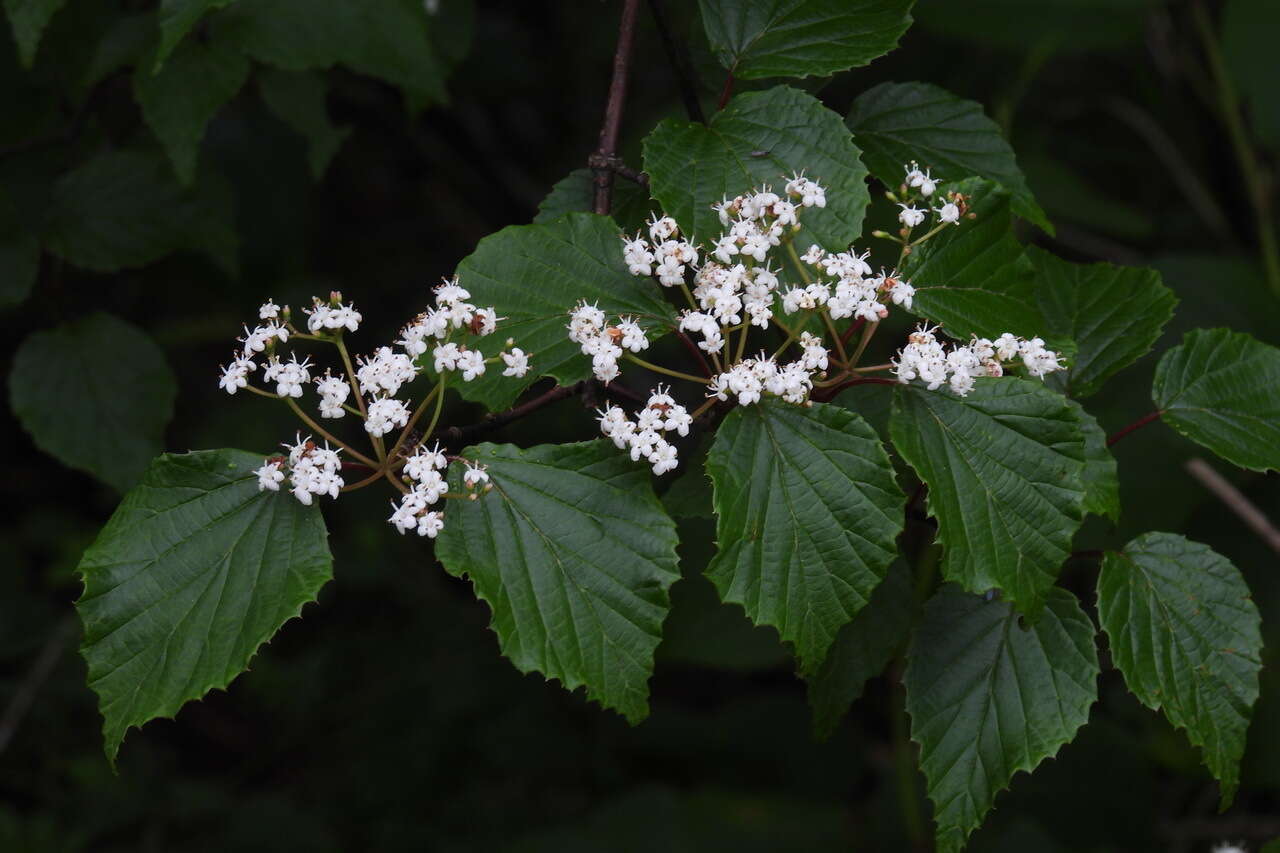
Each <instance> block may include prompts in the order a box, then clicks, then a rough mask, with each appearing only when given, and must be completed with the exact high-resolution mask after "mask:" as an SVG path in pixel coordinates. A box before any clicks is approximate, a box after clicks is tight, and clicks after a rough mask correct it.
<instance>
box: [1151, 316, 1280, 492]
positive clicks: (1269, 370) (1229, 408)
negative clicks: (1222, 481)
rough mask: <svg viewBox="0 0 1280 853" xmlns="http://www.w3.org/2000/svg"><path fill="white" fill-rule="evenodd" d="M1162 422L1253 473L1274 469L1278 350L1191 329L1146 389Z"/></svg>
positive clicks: (1279, 413) (1277, 458)
mask: <svg viewBox="0 0 1280 853" xmlns="http://www.w3.org/2000/svg"><path fill="white" fill-rule="evenodd" d="M1151 397H1152V399H1153V400H1154V401H1155V404H1156V408H1158V409H1160V410H1161V411H1162V412H1163V413H1164V421H1165V423H1167V424H1168V425H1169V426H1171V427H1173V428H1174V429H1176V430H1177V431H1178V432H1180V433H1182V434H1183V435H1185V436H1186V437H1187V438H1189V439H1191V440H1192V441H1194V442H1196V443H1197V444H1201V445H1204V446H1205V447H1207V448H1209V449H1210V450H1212V451H1213V452H1214V453H1216V454H1218V455H1219V456H1221V457H1222V458H1223V459H1226V460H1227V461H1228V462H1232V463H1234V464H1236V465H1239V466H1240V467H1241V468H1248V469H1250V470H1253V471H1276V470H1280V350H1278V349H1276V348H1275V347H1273V346H1268V345H1267V344H1264V343H1261V342H1259V341H1257V340H1255V339H1254V338H1251V337H1250V336H1249V335H1246V334H1243V333H1241V332H1232V331H1230V330H1229V329H1196V330H1195V331H1193V332H1188V333H1187V336H1186V337H1185V338H1183V339H1182V344H1181V345H1180V346H1176V347H1174V348H1173V349H1171V350H1169V351H1168V352H1166V353H1165V354H1164V357H1163V358H1161V359H1160V363H1159V364H1158V365H1156V377H1155V381H1154V382H1153V383H1152V386H1151Z"/></svg>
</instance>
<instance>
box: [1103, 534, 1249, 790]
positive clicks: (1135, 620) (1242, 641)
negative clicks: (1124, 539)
mask: <svg viewBox="0 0 1280 853" xmlns="http://www.w3.org/2000/svg"><path fill="white" fill-rule="evenodd" d="M1098 619H1099V621H1100V622H1101V623H1102V629H1103V630H1104V631H1106V632H1107V639H1108V640H1109V641H1110V643H1111V657H1112V660H1114V661H1115V664H1116V667H1117V668H1119V670H1120V672H1121V673H1123V674H1124V680H1125V683H1126V684H1128V685H1129V689H1130V690H1131V691H1133V694H1134V695H1135V696H1137V697H1138V699H1139V700H1140V701H1141V702H1142V704H1144V705H1146V706H1147V707H1148V708H1151V709H1152V710H1155V711H1164V715H1165V716H1166V717H1168V718H1169V722H1171V723H1173V724H1174V725H1175V726H1177V727H1178V728H1180V729H1185V730H1186V732H1187V737H1188V738H1189V739H1190V740H1191V742H1192V743H1193V744H1195V745H1196V746H1198V747H1200V749H1201V750H1202V751H1203V753H1204V760H1205V764H1206V765H1207V766H1208V767H1209V770H1210V771H1212V773H1213V775H1214V776H1216V777H1217V778H1218V781H1219V782H1220V783H1221V785H1222V807H1223V808H1224V809H1225V808H1226V807H1227V806H1228V805H1230V803H1231V800H1232V799H1233V798H1234V797H1235V792H1236V787H1237V785H1238V784H1239V779H1240V767H1239V765H1240V757H1241V756H1242V755H1243V754H1244V745H1245V732H1246V730H1247V729H1248V728H1249V717H1250V715H1251V714H1252V711H1253V703H1254V702H1255V701H1256V700H1257V698H1258V673H1259V672H1260V671H1261V669H1262V662H1261V654H1262V634H1261V618H1260V616H1259V615H1258V608H1257V607H1256V606H1255V605H1254V603H1253V600H1252V598H1251V597H1250V595H1249V587H1248V586H1246V585H1245V582H1244V578H1243V577H1241V576H1240V571H1239V570H1238V569H1237V568H1236V567H1235V566H1233V565H1232V564H1231V562H1230V561H1229V560H1227V559H1226V558H1225V557H1222V556H1220V555H1219V554H1216V553H1214V552H1213V550H1212V549H1210V548H1209V547H1208V546H1207V545H1201V544H1199V543H1197V542H1192V541H1190V540H1188V539H1185V538H1183V537H1181V536H1176V535H1174V534H1172V533H1144V534H1143V535H1141V536H1139V537H1138V538H1137V539H1134V540H1133V541H1132V542H1130V543H1129V544H1128V545H1126V546H1125V547H1124V550H1123V551H1121V552H1119V553H1114V552H1112V553H1108V554H1107V555H1106V557H1105V558H1104V559H1103V561H1102V573H1101V574H1100V575H1099V576H1098Z"/></svg>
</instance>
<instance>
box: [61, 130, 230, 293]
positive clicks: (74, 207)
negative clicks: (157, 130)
mask: <svg viewBox="0 0 1280 853" xmlns="http://www.w3.org/2000/svg"><path fill="white" fill-rule="evenodd" d="M233 206H234V199H233V197H232V193H231V190H230V188H229V187H227V186H226V185H225V184H224V183H223V182H222V181H220V180H218V179H217V176H216V175H212V174H210V175H208V176H207V177H203V178H202V180H200V181H197V182H196V184H195V186H193V187H190V188H187V189H184V188H183V187H182V186H180V185H179V184H178V181H177V180H176V178H175V177H174V175H173V168H172V166H170V164H169V163H167V162H166V161H165V158H164V156H163V155H161V154H160V153H159V152H153V151H139V150H120V151H107V152H104V153H102V154H99V155H97V156H95V157H94V158H93V159H91V160H89V161H88V162H86V163H84V164H82V165H80V166H79V167H77V168H76V169H74V170H72V171H70V172H68V173H67V174H65V175H63V176H62V177H61V178H59V179H58V182H57V183H56V184H55V185H54V187H53V193H52V197H51V199H50V201H49V212H48V214H49V215H48V221H47V222H46V224H45V229H44V234H43V237H44V243H45V246H46V248H48V250H49V251H50V252H52V253H53V254H55V255H57V256H58V257H60V258H62V259H63V260H66V261H68V262H69V263H72V264H75V265H76V266H79V267H84V268H85V269H90V270H94V271H96V272H115V271H116V270H120V269H124V268H127V267H140V266H145V265H147V264H149V263H152V262H153V261H157V260H159V259H160V258H162V257H164V256H165V255H168V254H170V253H171V252H174V251H177V250H180V249H192V250H196V251H199V252H203V253H205V254H208V255H209V256H210V257H211V258H212V259H213V260H214V261H215V262H217V263H218V265H219V266H220V267H222V269H223V270H225V271H227V272H228V273H232V272H234V271H235V269H236V263H237V260H236V253H237V249H238V238H237V235H236V230H235V225H234V222H233V218H234V214H233Z"/></svg>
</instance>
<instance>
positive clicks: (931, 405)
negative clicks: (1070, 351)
mask: <svg viewBox="0 0 1280 853" xmlns="http://www.w3.org/2000/svg"><path fill="white" fill-rule="evenodd" d="M889 429H890V433H891V434H892V436H893V443H894V446H895V447H896V448H897V450H898V452H899V453H900V454H902V457H903V458H904V459H906V460H907V462H908V464H910V465H911V467H912V468H914V469H915V471H916V473H917V474H919V475H920V479H921V480H923V481H924V482H925V483H926V484H928V487H929V498H928V500H929V512H930V514H931V515H933V516H934V517H936V518H937V519H938V541H939V543H941V544H942V546H943V548H944V552H943V558H942V574H943V576H944V577H945V578H946V579H947V580H950V581H954V582H956V583H958V584H960V585H961V586H963V587H964V588H965V589H967V590H969V591H970V592H975V593H983V592H986V591H987V590H989V589H992V588H993V587H995V588H999V589H1001V590H1003V591H1004V593H1005V597H1006V598H1008V599H1010V600H1011V601H1013V602H1014V605H1015V606H1016V607H1017V608H1018V609H1019V610H1021V611H1022V612H1023V613H1026V614H1027V615H1029V616H1032V617H1035V616H1036V615H1037V614H1038V613H1039V612H1040V608H1041V605H1043V604H1044V602H1045V600H1046V597H1047V596H1048V595H1049V590H1050V589H1051V588H1052V587H1053V582H1054V579H1055V578H1057V576H1058V570H1059V569H1060V568H1061V567H1062V563H1063V561H1064V560H1066V558H1067V556H1068V555H1069V554H1070V553H1071V537H1072V535H1073V534H1074V533H1075V531H1076V529H1077V528H1078V527H1079V526H1080V522H1081V520H1082V519H1083V517H1084V511H1083V501H1084V495H1085V489H1084V484H1083V480H1082V478H1083V474H1084V468H1085V465H1084V458H1085V455H1084V436H1083V434H1082V432H1081V429H1080V422H1079V420H1078V418H1077V416H1076V413H1075V411H1073V410H1072V408H1071V405H1070V403H1069V401H1068V400H1066V398H1064V397H1062V396H1061V395H1060V394H1055V393H1053V392H1052V391H1050V390H1048V389H1047V388H1045V387H1044V386H1043V385H1041V384H1040V383H1038V382H1032V381H1030V380H1026V379H1013V378H1009V377H1005V378H1001V379H992V378H983V379H979V380H977V386H976V387H975V388H974V390H973V391H972V392H971V393H970V394H969V396H967V397H957V396H955V395H953V394H951V393H950V392H948V391H926V390H925V389H924V387H923V386H918V385H902V386H899V387H898V388H897V390H896V392H895V395H894V401H893V415H892V419H891V421H890V425H889Z"/></svg>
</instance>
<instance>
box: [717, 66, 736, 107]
mask: <svg viewBox="0 0 1280 853" xmlns="http://www.w3.org/2000/svg"><path fill="white" fill-rule="evenodd" d="M732 97H733V72H732V71H730V72H729V76H728V77H726V78H724V88H723V89H721V90H720V103H718V104H716V109H718V110H722V109H724V106H725V104H727V103H729V99H730V98H732Z"/></svg>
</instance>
